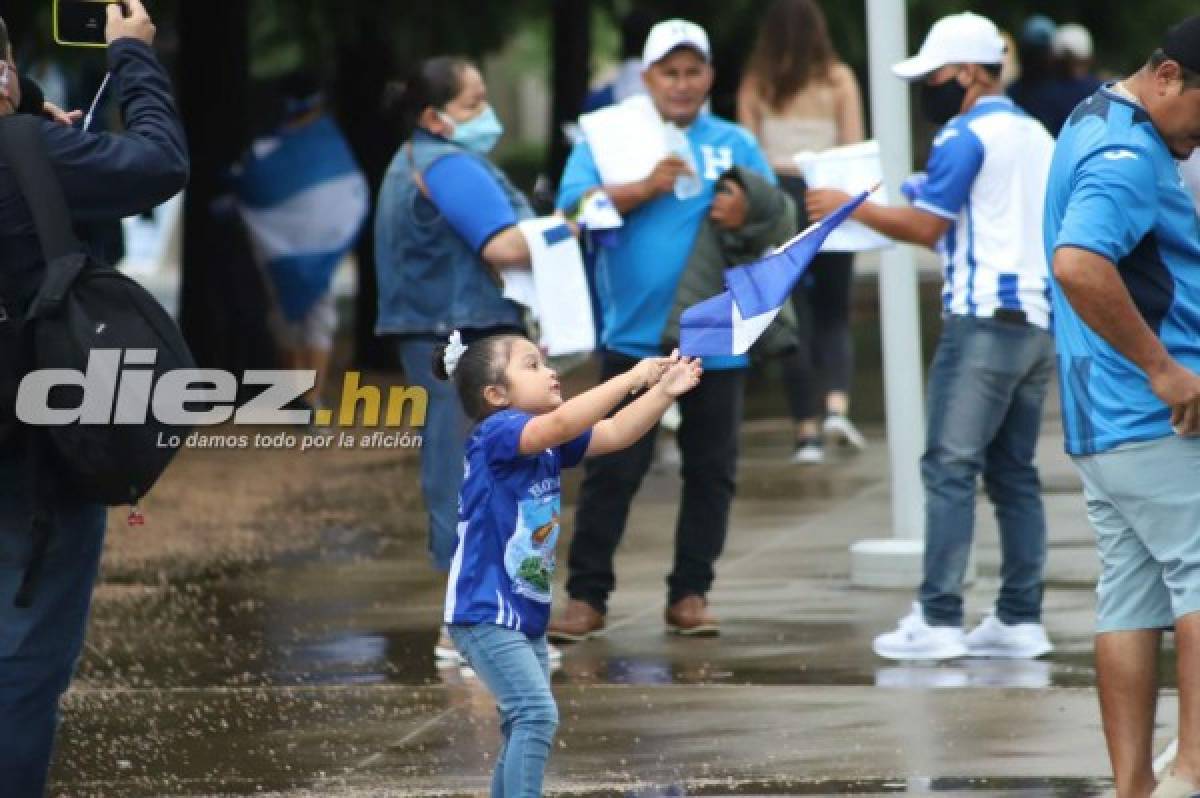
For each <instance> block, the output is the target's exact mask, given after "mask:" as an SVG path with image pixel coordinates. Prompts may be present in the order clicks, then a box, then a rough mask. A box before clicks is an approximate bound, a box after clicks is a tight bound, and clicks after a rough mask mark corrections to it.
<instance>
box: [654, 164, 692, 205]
mask: <svg viewBox="0 0 1200 798" xmlns="http://www.w3.org/2000/svg"><path fill="white" fill-rule="evenodd" d="M691 173H692V170H691V169H690V168H689V167H688V165H687V163H686V162H685V161H684V160H683V159H682V158H680V157H679V156H678V155H668V156H667V157H666V158H663V159H662V160H661V161H659V162H658V163H657V164H655V166H654V171H652V172H651V173H650V176H649V177H647V178H646V185H647V186H648V187H649V189H650V191H651V192H652V193H653V194H654V196H656V197H657V196H658V195H659V194H666V193H667V192H668V191H674V190H675V178H677V177H679V176H680V175H690V174H691Z"/></svg>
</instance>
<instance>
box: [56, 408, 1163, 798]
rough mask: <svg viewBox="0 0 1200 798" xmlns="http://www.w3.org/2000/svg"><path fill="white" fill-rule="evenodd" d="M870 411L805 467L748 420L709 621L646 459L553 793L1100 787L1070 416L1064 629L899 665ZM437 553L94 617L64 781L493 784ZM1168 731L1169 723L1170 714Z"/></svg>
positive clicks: (783, 428)
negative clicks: (1004, 653) (700, 613)
mask: <svg viewBox="0 0 1200 798" xmlns="http://www.w3.org/2000/svg"><path fill="white" fill-rule="evenodd" d="M875 433H876V434H875V435H873V436H872V446H871V448H870V449H869V450H868V451H867V452H866V453H864V454H862V455H858V456H844V457H843V456H839V457H835V458H834V459H833V461H832V462H831V463H830V464H829V465H827V466H825V467H822V468H819V469H806V468H803V467H798V466H792V465H790V464H788V462H787V459H788V456H789V454H790V446H789V444H788V437H789V433H788V428H787V425H786V424H785V423H784V422H754V423H749V424H747V425H746V427H745V432H744V457H743V459H742V463H741V472H740V480H739V495H738V500H737V502H736V503H735V508H734V520H733V527H732V532H731V534H730V538H729V542H728V547H727V550H726V553H725V555H724V557H723V558H722V560H721V562H720V565H719V573H718V580H717V585H716V588H715V590H714V592H713V593H712V595H711V597H710V598H711V602H712V605H713V607H714V609H715V610H716V612H718V613H719V614H720V616H721V618H722V621H723V633H722V635H721V637H719V638H717V639H708V640H682V639H679V638H675V637H671V636H668V635H666V634H665V633H664V626H663V622H662V610H663V603H664V596H665V582H664V577H665V575H666V572H667V570H668V569H669V567H670V561H671V548H672V540H673V530H674V516H675V508H676V502H677V496H678V489H679V483H678V478H677V476H676V475H675V473H674V470H675V469H674V468H672V467H671V466H659V467H656V469H655V470H654V472H653V473H652V474H651V476H650V478H649V479H648V480H647V483H646V485H645V486H644V488H643V490H642V492H641V494H640V495H639V498H638V500H637V502H636V504H635V508H634V512H633V515H632V517H631V520H630V525H629V529H628V533H627V535H626V538H625V540H624V543H623V545H622V548H621V551H620V553H619V556H618V565H617V572H618V578H619V585H618V588H617V591H616V593H615V594H614V595H613V597H612V602H611V610H610V616H609V620H610V625H609V633H608V635H607V636H606V637H604V638H601V639H598V640H594V641H589V642H587V643H583V644H579V645H576V646H573V647H570V648H566V649H565V658H564V661H563V664H562V667H561V669H560V670H559V671H557V672H556V674H555V678H554V684H555V690H556V694H557V697H558V700H559V705H560V709H561V716H562V725H561V728H560V730H559V737H558V741H557V743H556V748H555V750H554V752H553V754H552V757H551V761H550V767H549V773H548V779H547V790H548V792H549V793H550V794H559V795H591V794H604V795H608V794H614V795H623V794H637V795H645V796H651V795H683V794H688V795H698V794H708V795H717V794H738V795H768V794H791V795H797V794H803V795H826V794H829V795H832V794H860V795H868V794H906V793H907V794H924V793H929V792H937V793H939V794H947V795H955V794H970V795H1005V796H1009V795H1011V796H1017V795H1019V796H1041V795H1045V796H1051V795H1054V796H1067V795H1070V796H1076V795H1092V794H1099V793H1100V792H1101V791H1102V790H1103V789H1105V788H1106V786H1107V782H1106V778H1107V776H1108V765H1107V759H1106V756H1105V752H1104V743H1103V739H1102V736H1101V732H1100V726H1099V712H1098V708H1097V705H1096V699H1095V695H1094V691H1093V684H1094V672H1093V668H1092V657H1091V628H1092V613H1093V606H1094V598H1093V592H1092V590H1093V586H1094V580H1095V576H1096V571H1097V565H1096V556H1095V553H1094V550H1093V547H1092V542H1091V533H1090V530H1089V528H1088V526H1087V523H1086V519H1085V516H1084V506H1083V499H1082V497H1081V496H1080V495H1079V484H1078V480H1077V478H1076V476H1075V474H1074V472H1073V470H1072V467H1071V465H1070V463H1069V462H1068V461H1067V459H1066V457H1065V456H1064V455H1063V454H1062V453H1061V432H1060V431H1059V430H1058V429H1057V428H1056V422H1055V421H1054V419H1053V418H1051V419H1050V420H1049V421H1048V427H1047V429H1046V430H1045V432H1044V435H1043V440H1042V445H1041V447H1040V451H1039V462H1040V465H1041V467H1042V473H1043V481H1044V485H1045V493H1046V508H1047V513H1048V517H1049V520H1050V529H1051V552H1050V560H1049V575H1048V576H1049V580H1048V582H1049V584H1048V590H1047V595H1046V625H1047V627H1048V629H1049V632H1050V635H1051V637H1052V639H1053V640H1054V642H1055V644H1056V646H1057V650H1056V651H1055V652H1054V653H1053V654H1052V655H1051V656H1049V657H1047V658H1046V659H1045V660H1042V661H1037V662H1018V663H1006V662H999V661H970V660H964V661H959V662H954V663H949V664H944V665H937V666H906V665H897V664H893V663H887V662H884V661H881V660H879V659H877V658H876V657H875V656H874V655H873V654H872V653H871V651H870V640H871V638H872V637H873V636H874V635H875V634H877V633H878V632H880V631H882V630H884V629H887V628H891V626H892V625H893V624H894V623H895V621H896V619H897V618H898V617H899V616H901V615H903V614H904V613H906V612H907V610H908V608H909V604H910V602H911V601H912V598H913V595H912V593H911V592H908V591H864V590H855V589H852V588H850V587H849V585H848V579H847V576H848V571H849V546H850V544H851V543H852V542H854V541H856V540H859V539H863V538H868V537H879V536H887V535H888V534H890V533H889V518H888V513H889V508H890V505H889V497H888V483H887V479H886V477H887V458H886V450H885V446H884V444H883V442H882V440H881V438H880V436H879V434H878V433H879V430H875ZM574 478H575V479H577V478H578V475H575V477H574ZM571 487H572V488H573V487H574V486H571ZM573 493H574V491H573V490H569V491H568V499H570V497H571V496H573ZM571 516H572V514H571V513H570V512H568V513H564V518H567V519H568V521H569V520H570V519H571ZM568 527H569V524H568ZM566 533H567V534H566V535H564V539H565V538H566V537H567V535H569V534H570V529H569V528H568V529H567V530H566ZM977 537H978V545H977V562H978V565H979V572H980V578H979V579H978V580H977V583H976V584H975V585H973V586H972V588H971V590H970V595H969V599H968V613H969V615H968V617H969V623H974V622H975V621H976V620H977V619H978V617H979V616H981V615H982V613H983V612H984V611H986V610H987V608H988V607H989V606H990V604H991V602H992V600H993V599H994V595H995V591H996V588H997V584H998V578H997V573H998V567H999V552H998V547H997V541H996V533H995V523H994V520H993V518H992V515H991V511H990V508H989V506H988V505H987V502H986V500H985V499H983V498H982V497H981V498H980V504H979V525H978V535H977ZM422 550H423V545H422V543H421V542H420V541H416V540H413V541H396V540H375V539H371V538H370V537H369V536H367V537H363V536H356V535H355V534H353V533H352V532H345V533H344V534H343V536H342V538H340V539H335V540H333V541H331V542H330V543H329V544H328V545H327V546H326V547H325V549H324V553H323V556H320V557H313V558H309V559H300V560H297V561H290V562H281V563H279V564H277V565H273V566H272V567H271V568H268V569H266V570H265V572H255V573H253V574H241V575H237V576H235V577H231V578H229V579H226V580H223V581H221V582H219V584H218V585H216V586H215V587H211V588H206V587H200V588H197V591H198V596H199V597H198V598H197V599H196V601H197V606H200V607H203V609H202V610H198V611H197V612H196V618H195V619H193V620H194V623H193V622H192V621H188V622H184V623H180V622H176V623H165V622H164V624H162V625H156V624H155V622H154V620H153V619H154V617H156V616H155V615H154V613H155V612H156V610H155V609H154V607H153V606H151V607H150V608H148V609H147V610H146V613H148V615H147V614H141V615H139V616H138V620H137V621H136V622H132V621H126V622H124V623H122V622H121V620H120V619H118V618H99V619H98V627H96V628H94V630H93V637H92V642H93V646H94V648H93V649H92V652H91V653H90V654H89V655H88V659H87V661H86V662H85V667H84V669H83V671H84V675H85V680H84V682H83V684H82V685H81V686H79V687H77V688H76V689H74V690H73V691H72V693H71V694H70V695H69V697H68V700H67V704H66V718H65V723H64V729H63V735H62V739H63V745H62V748H61V750H60V752H59V757H58V761H57V765H56V769H55V774H54V775H55V779H56V785H57V789H56V794H59V795H70V796H79V795H90V794H96V795H164V794H169V795H197V794H216V793H242V794H248V793H257V794H261V793H263V792H267V793H270V792H275V793H278V794H284V795H295V796H299V795H313V796H318V795H319V796H326V795H336V796H351V795H475V794H480V793H483V792H486V789H487V783H488V778H489V772H490V769H491V757H492V755H493V752H494V751H495V750H496V748H497V747H498V740H499V737H498V734H499V732H498V730H497V728H496V720H495V710H494V707H493V704H492V701H491V699H490V697H489V696H488V694H487V692H486V690H484V689H483V688H482V687H481V685H479V683H478V682H477V681H475V680H474V679H472V678H470V676H469V675H468V674H464V673H463V672H462V671H460V670H459V669H457V668H451V669H444V670H441V671H438V670H436V669H435V668H434V666H433V662H432V656H431V651H430V649H431V646H432V642H433V639H434V636H435V633H436V624H437V618H438V617H439V615H440V610H441V600H442V591H443V585H442V583H441V581H440V579H437V578H436V577H435V575H434V574H432V572H431V571H430V570H429V569H428V567H427V566H426V565H425V563H424V561H423V557H422V556H420V555H421V553H422ZM561 559H562V560H563V561H564V562H565V551H564V552H563V553H562V556H561ZM563 570H564V571H565V567H564V569H563ZM558 598H559V601H560V602H561V601H562V600H563V598H565V597H563V595H562V591H561V590H560V591H559V593H558ZM189 606H190V605H189ZM238 607H242V608H243V609H242V610H241V611H236V612H235V611H233V610H232V609H231V608H238ZM183 615H187V613H183ZM172 617H174V616H172ZM167 641H170V644H169V645H168V644H167ZM156 646H162V647H165V649H166V650H167V651H169V652H170V654H162V655H156V654H155V651H156ZM214 647H215V649H216V650H215V651H214V650H213V648H214ZM147 659H148V660H149V662H150V664H148V665H147V664H145V663H146V661H147ZM134 663H141V667H142V671H141V674H142V675H141V677H140V678H134V676H133V675H131V674H136V673H138V671H137V667H138V666H137V665H135V664H134ZM1169 668H1170V666H1169V665H1168V666H1164V673H1166V672H1169ZM1174 711H1175V709H1174V701H1173V697H1171V696H1168V697H1167V698H1166V699H1165V700H1164V705H1163V707H1162V708H1161V710H1160V717H1161V718H1162V720H1163V721H1165V722H1168V723H1173V718H1174ZM1161 737H1162V740H1161V741H1160V744H1161V745H1165V743H1166V742H1167V741H1168V739H1169V738H1170V737H1171V727H1170V726H1165V727H1163V728H1162V729H1161Z"/></svg>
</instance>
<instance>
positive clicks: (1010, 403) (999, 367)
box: [808, 13, 1054, 660]
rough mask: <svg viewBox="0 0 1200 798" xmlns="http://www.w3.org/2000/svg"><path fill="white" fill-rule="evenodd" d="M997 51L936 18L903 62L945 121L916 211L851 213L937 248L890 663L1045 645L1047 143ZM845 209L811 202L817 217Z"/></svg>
mask: <svg viewBox="0 0 1200 798" xmlns="http://www.w3.org/2000/svg"><path fill="white" fill-rule="evenodd" d="M1003 59H1004V41H1003V39H1002V38H1001V37H1000V33H999V31H997V29H996V26H995V25H994V24H992V22H991V21H990V20H987V19H985V18H983V17H980V16H977V15H975V14H971V13H964V14H954V15H951V16H948V17H944V18H943V19H941V20H939V21H938V22H937V23H936V24H935V25H934V26H933V28H932V29H931V30H930V31H929V35H928V36H927V37H926V38H925V42H924V43H923V44H922V45H921V50H920V52H919V53H918V54H917V55H916V56H914V57H913V58H910V59H908V60H906V61H903V62H901V63H899V64H897V65H896V66H895V67H894V68H893V71H894V72H895V73H896V74H897V75H898V76H899V77H900V78H902V79H904V80H910V81H917V80H920V81H922V83H921V87H920V89H921V107H922V110H923V111H924V113H925V115H926V116H927V117H928V118H929V119H930V121H932V122H934V123H935V124H939V125H943V127H942V129H941V130H940V131H939V132H938V134H937V136H936V137H935V138H934V140H933V149H932V151H931V152H930V155H929V164H928V167H927V169H928V179H927V180H925V181H924V182H923V183H921V184H920V185H918V186H917V187H916V189H915V192H914V193H913V207H884V206H880V205H875V204H873V203H870V202H867V203H863V205H862V206H860V207H859V209H858V210H857V211H856V212H855V214H854V218H855V219H857V220H858V221H860V222H863V223H864V224H867V225H868V226H870V227H872V228H874V229H876V230H878V231H879V232H881V233H883V234H884V235H887V236H890V237H892V238H896V239H899V240H902V241H909V242H912V243H917V244H922V245H925V246H928V247H931V248H934V247H936V248H937V249H938V250H939V251H941V252H942V253H943V256H944V260H945V264H944V277H945V283H944V288H943V291H942V312H943V320H944V324H943V329H942V337H941V341H940V342H939V344H938V349H937V355H936V356H935V357H934V361H933V367H932V369H931V370H930V373H929V405H928V417H929V426H928V441H927V443H926V448H925V455H924V456H923V457H922V458H921V475H922V479H923V481H924V484H925V512H926V522H925V562H924V578H923V580H922V583H921V588H920V595H919V598H920V601H919V602H917V603H914V605H913V608H912V612H911V613H910V614H909V615H907V616H906V617H904V618H903V619H901V621H900V624H899V626H898V628H897V629H896V630H895V631H892V632H888V633H886V634H882V635H879V636H878V637H876V638H875V641H874V648H875V653H877V654H878V655H879V656H881V657H886V658H889V659H900V660H938V659H952V658H955V657H962V656H966V655H968V654H970V655H972V656H983V657H1013V658H1028V657H1038V656H1041V655H1043V654H1045V653H1047V652H1048V651H1050V650H1051V645H1050V641H1049V640H1048V639H1047V637H1046V632H1045V629H1044V628H1043V627H1042V623H1041V612H1042V587H1043V585H1042V573H1043V566H1044V563H1045V559H1046V521H1045V514H1044V511H1043V509H1042V497H1041V484H1040V482H1039V479H1038V473H1037V469H1036V468H1035V467H1034V464H1033V456H1034V450H1035V447H1036V445H1037V439H1038V433H1039V430H1040V427H1041V419H1042V405H1043V402H1044V400H1045V396H1046V388H1047V385H1048V384H1049V381H1050V378H1051V376H1052V375H1053V373H1054V354H1053V341H1052V339H1051V337H1050V334H1049V332H1048V328H1049V326H1050V305H1049V297H1048V291H1049V287H1048V284H1047V283H1048V273H1047V268H1046V256H1045V252H1044V251H1043V249H1042V244H1041V230H1042V199H1043V197H1044V195H1045V186H1046V174H1047V172H1048V171H1049V166H1050V158H1051V154H1052V152H1053V148H1054V142H1053V140H1052V139H1051V138H1050V135H1049V134H1048V133H1047V132H1046V130H1045V128H1043V127H1042V126H1041V125H1040V124H1039V123H1038V122H1037V121H1036V120H1034V119H1032V118H1031V117H1029V116H1028V115H1027V114H1025V113H1024V112H1023V111H1021V110H1020V109H1018V108H1016V107H1015V106H1014V105H1013V103H1012V100H1010V99H1009V98H1007V97H1005V96H1004V94H1003V89H1002V86H1001V82H1000V64H1001V62H1002V61H1003ZM845 199H846V197H845V195H844V194H841V193H840V192H835V191H827V190H822V191H815V190H814V191H810V192H809V194H808V208H809V214H810V215H811V216H813V217H815V218H816V217H822V216H825V215H826V214H828V213H829V212H830V211H832V210H833V209H834V208H836V207H838V205H839V204H840V203H841V202H843V201H844V200H845ZM981 474H982V476H983V484H984V488H985V489H986V490H987V494H988V498H990V499H991V500H992V504H993V505H994V506H995V508H996V521H997V523H998V525H999V527H1000V542H1001V551H1002V552H1003V557H1004V561H1003V566H1002V568H1001V575H1002V584H1001V586H1000V593H999V595H998V597H997V599H996V605H995V610H994V612H993V613H990V614H988V615H987V616H986V617H985V618H984V620H983V622H982V623H981V624H980V625H979V626H978V627H976V628H975V629H974V630H973V631H972V632H971V633H970V634H964V633H963V596H962V583H963V577H964V575H965V573H966V568H967V561H968V559H969V557H970V554H971V541H972V537H973V535H974V527H975V493H976V483H977V481H978V478H979V476H980V475H981Z"/></svg>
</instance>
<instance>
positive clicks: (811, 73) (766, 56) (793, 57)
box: [747, 0, 838, 111]
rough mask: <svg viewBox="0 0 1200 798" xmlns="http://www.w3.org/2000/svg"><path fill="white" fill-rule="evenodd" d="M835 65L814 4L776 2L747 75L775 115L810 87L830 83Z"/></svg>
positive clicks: (802, 0) (807, 1)
mask: <svg viewBox="0 0 1200 798" xmlns="http://www.w3.org/2000/svg"><path fill="white" fill-rule="evenodd" d="M836 63H838V56H837V52H836V51H835V50H834V49H833V43H832V42H831V41H830V40H829V28H828V26H827V25H826V24H825V14H824V13H822V11H821V7H820V6H818V5H817V4H816V2H815V0H775V2H774V3H773V4H772V5H771V7H770V9H768V10H767V15H766V18H765V19H763V24H762V28H761V29H760V30H759V33H758V41H757V42H756V43H755V45H754V52H752V53H751V55H750V61H749V64H748V65H747V71H748V74H749V76H750V77H751V78H752V79H753V80H754V81H755V84H756V86H757V90H758V92H759V94H760V95H761V96H762V98H763V99H764V100H765V101H766V103H767V105H768V106H770V107H771V108H773V109H775V110H776V111H778V110H780V109H782V108H783V106H784V105H785V104H786V103H787V102H788V100H790V99H792V98H793V97H795V96H796V93H797V92H799V91H800V90H801V89H803V88H805V87H806V86H808V84H809V83H811V82H813V81H814V80H829V70H830V68H831V67H832V66H833V65H834V64H836Z"/></svg>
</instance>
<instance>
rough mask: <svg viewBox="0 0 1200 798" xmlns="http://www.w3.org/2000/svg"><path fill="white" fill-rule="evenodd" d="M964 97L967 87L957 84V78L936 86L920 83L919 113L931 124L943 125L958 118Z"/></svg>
mask: <svg viewBox="0 0 1200 798" xmlns="http://www.w3.org/2000/svg"><path fill="white" fill-rule="evenodd" d="M966 96H967V87H966V86H964V85H962V84H961V83H959V82H958V79H957V78H950V80H948V81H946V82H945V83H939V84H938V85H936V86H931V85H929V84H928V83H922V84H921V113H923V114H924V115H925V118H926V119H928V120H929V121H930V122H932V123H933V124H935V125H944V124H946V123H947V122H949V121H950V120H951V119H953V118H954V117H956V116H958V113H959V111H960V110H961V109H962V104H963V100H964V99H965V98H966Z"/></svg>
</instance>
